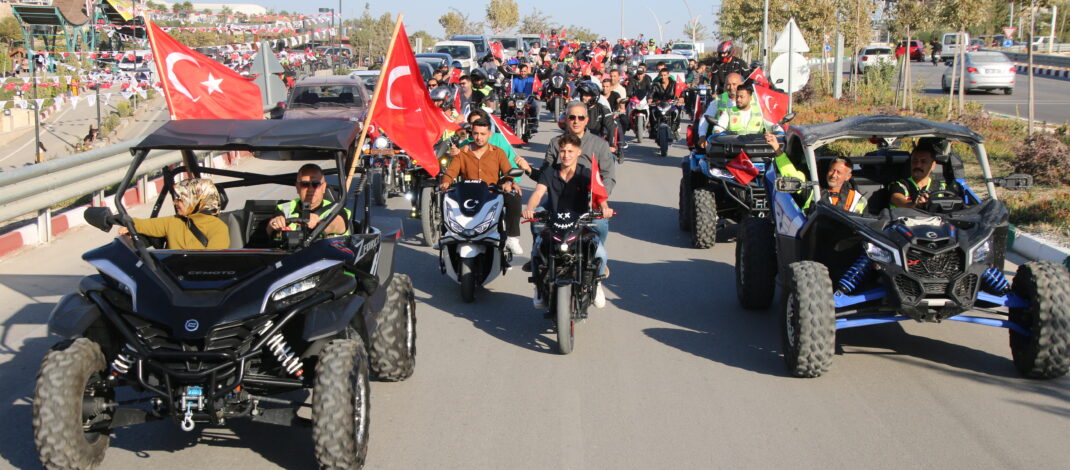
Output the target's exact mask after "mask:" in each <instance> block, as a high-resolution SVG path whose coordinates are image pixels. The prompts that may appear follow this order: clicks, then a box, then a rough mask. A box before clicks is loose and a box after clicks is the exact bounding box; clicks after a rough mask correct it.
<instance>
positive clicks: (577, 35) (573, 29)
mask: <svg viewBox="0 0 1070 470" xmlns="http://www.w3.org/2000/svg"><path fill="white" fill-rule="evenodd" d="M563 29H565V30H567V33H568V37H569V39H575V40H577V41H579V42H591V41H597V40H598V38H599V36H598V35H597V34H595V33H594V31H591V30H590V29H587V28H586V27H583V26H576V25H572V26H566V27H564V28H563Z"/></svg>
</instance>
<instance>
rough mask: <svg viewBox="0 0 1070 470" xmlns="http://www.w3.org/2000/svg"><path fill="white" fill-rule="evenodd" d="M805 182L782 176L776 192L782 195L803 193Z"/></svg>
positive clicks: (778, 179)
mask: <svg viewBox="0 0 1070 470" xmlns="http://www.w3.org/2000/svg"><path fill="white" fill-rule="evenodd" d="M802 189H803V182H802V180H800V179H799V178H790V177H786V176H782V177H780V178H777V179H776V190H777V191H778V192H781V193H797V192H799V191H802Z"/></svg>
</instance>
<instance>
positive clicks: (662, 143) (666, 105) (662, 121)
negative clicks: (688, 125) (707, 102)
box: [650, 101, 680, 157]
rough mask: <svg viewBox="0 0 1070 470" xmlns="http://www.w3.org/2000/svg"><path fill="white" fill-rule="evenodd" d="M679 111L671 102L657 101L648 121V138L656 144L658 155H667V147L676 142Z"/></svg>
mask: <svg viewBox="0 0 1070 470" xmlns="http://www.w3.org/2000/svg"><path fill="white" fill-rule="evenodd" d="M679 120H680V110H679V108H677V106H676V103H675V102H673V101H658V102H656V103H654V110H653V113H652V115H651V120H650V138H652V139H654V142H656V143H657V144H658V148H659V149H660V155H661V156H662V157H666V156H668V155H669V145H670V144H671V143H672V142H673V141H675V140H677V138H678V136H677V135H676V133H677V131H676V126H677V125H678V124H679Z"/></svg>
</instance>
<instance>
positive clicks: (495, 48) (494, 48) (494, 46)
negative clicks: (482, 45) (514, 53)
mask: <svg viewBox="0 0 1070 470" xmlns="http://www.w3.org/2000/svg"><path fill="white" fill-rule="evenodd" d="M490 53H491V54H494V57H497V58H498V59H499V60H500V59H503V57H504V55H503V53H502V43H500V42H492V43H490Z"/></svg>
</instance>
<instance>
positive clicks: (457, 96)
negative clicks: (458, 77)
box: [453, 88, 464, 118]
mask: <svg viewBox="0 0 1070 470" xmlns="http://www.w3.org/2000/svg"><path fill="white" fill-rule="evenodd" d="M453 109H456V110H457V114H460V115H461V117H462V118H463V117H464V110H463V109H461V90H460V89H459V88H458V89H457V90H454V92H453Z"/></svg>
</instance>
